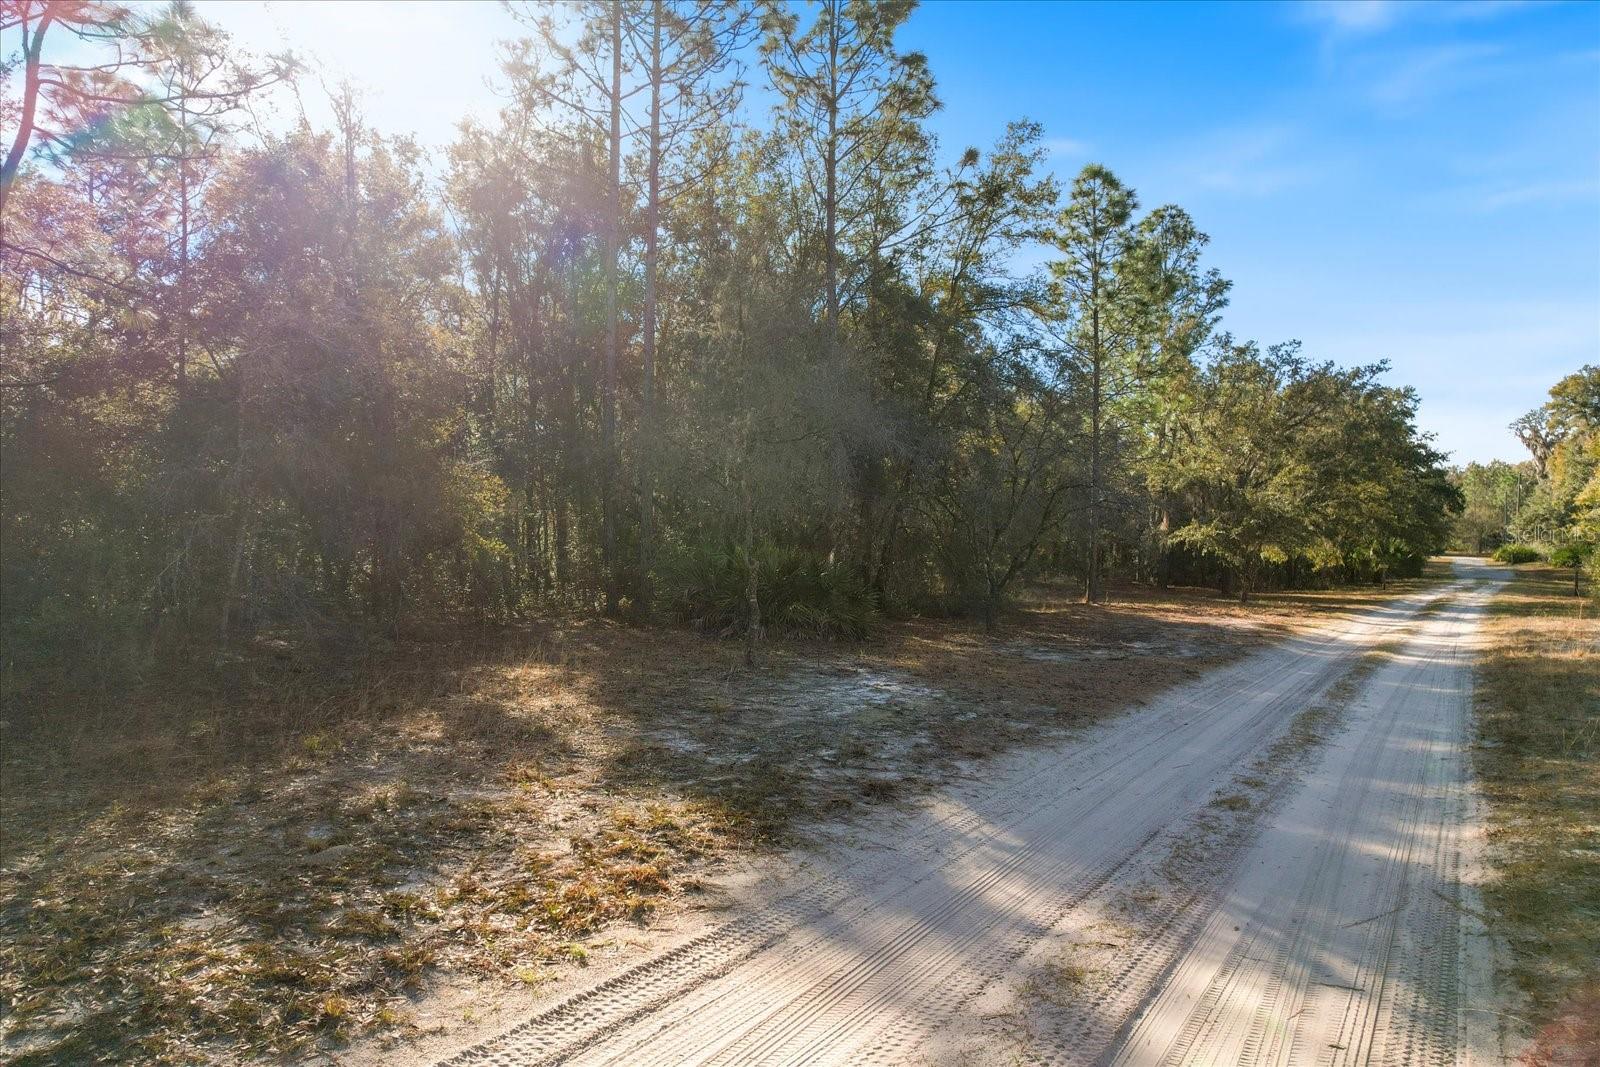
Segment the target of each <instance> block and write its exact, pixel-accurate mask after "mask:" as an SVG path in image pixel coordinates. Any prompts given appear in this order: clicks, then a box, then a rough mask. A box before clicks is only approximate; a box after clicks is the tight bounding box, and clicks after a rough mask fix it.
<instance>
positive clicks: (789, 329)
mask: <svg viewBox="0 0 1600 1067" xmlns="http://www.w3.org/2000/svg"><path fill="white" fill-rule="evenodd" d="M911 10H912V5H911V4H910V3H909V2H904V0H900V2H895V0H885V2H880V3H868V2H864V0H822V2H820V3H817V4H815V5H811V6H808V7H804V8H801V7H796V6H791V5H789V4H786V3H768V4H758V5H745V4H729V3H722V2H717V0H626V2H622V3H600V2H595V3H586V4H566V5H561V6H557V7H543V6H527V7H519V8H517V9H516V13H517V14H518V16H519V18H520V19H521V20H522V24H523V26H524V27H525V30H526V35H525V37H523V38H522V39H520V40H517V41H513V42H510V43H509V44H508V45H507V47H506V53H505V54H506V59H505V62H504V67H503V71H502V80H503V83H504V85H505V87H506V88H507V90H508V93H507V103H506V105H505V107H504V109H503V111H502V112H501V113H500V114H499V116H498V118H497V120H495V121H494V122H491V123H488V124H479V123H477V122H470V121H469V122H466V123H464V124H463V125H462V128H461V132H460V135H459V138H458V139H457V140H456V142H455V144H454V145H453V146H452V147H451V148H450V149H449V154H448V165H447V169H446V171H445V173H444V179H443V181H442V183H440V182H437V181H433V180H432V179H431V177H430V172H429V171H428V169H427V160H426V159H425V158H424V156H423V154H422V153H421V152H420V151H419V150H418V148H417V147H416V146H415V145H414V144H413V143H411V142H410V141H408V140H406V139H403V138H387V137H382V136H379V135H378V134H377V133H375V132H374V131H372V130H371V129H370V128H368V127H367V126H366V125H365V124H364V122H363V120H362V116H361V110H360V102H359V100H358V99H356V98H355V97H354V96H353V95H351V94H349V93H348V92H346V93H342V94H339V95H337V96H336V97H335V100H334V103H335V113H336V115H337V120H336V122H335V123H334V124H333V128H331V129H316V128H313V127H312V126H310V125H309V124H304V123H302V124H301V125H299V126H298V127H296V128H294V129H292V130H291V131H290V132H288V133H284V134H275V133H267V132H263V131H261V130H259V129H256V128H255V126H254V123H253V122H252V119H251V116H252V114H253V111H252V107H251V104H252V100H253V99H254V98H255V97H256V95H257V94H258V93H259V92H260V91H261V90H262V89H263V88H264V87H266V86H268V85H270V84H273V83H275V82H278V81H281V80H285V79H292V78H294V76H295V73H296V72H295V69H294V66H293V64H292V63H291V62H289V61H287V60H276V59H267V60H257V59H250V58H248V57H246V56H244V55H243V54H242V53H240V52H238V51H237V50H236V49H234V47H233V45H232V44H231V43H230V42H229V41H228V40H227V39H226V37H224V36H223V35H222V34H221V33H219V32H218V31H217V30H215V29H214V28H212V27H210V26H208V25H206V24H205V23H204V22H203V21H202V20H200V19H199V18H198V17H197V16H196V15H195V13H194V12H193V11H192V10H191V9H190V8H189V7H188V6H186V5H183V4H175V5H173V6H171V7H170V8H167V9H163V10H161V11H159V12H156V13H155V14H153V15H149V14H147V15H135V14H130V13H129V12H126V11H123V10H121V9H118V8H117V7H115V6H113V5H106V4H94V3H58V2H44V0H23V2H19V3H15V4H8V5H7V6H6V8H5V14H4V20H5V25H4V30H5V34H6V37H5V39H6V42H7V47H8V48H11V49H12V50H13V52H12V54H10V55H8V56H7V57H6V62H7V63H8V64H9V65H10V66H9V67H8V71H9V74H8V78H9V81H8V84H10V85H11V88H9V89H8V92H9V93H11V94H12V95H11V96H9V97H8V98H7V100H6V101H5V109H6V114H7V116H8V122H7V124H6V128H7V129H8V130H12V131H14V139H13V140H11V143H10V144H8V145H5V146H0V148H9V153H8V156H7V160H6V171H5V174H4V189H5V200H4V202H3V205H0V227H3V231H4V234H3V236H4V272H3V278H0V294H3V295H0V308H3V312H0V313H3V316H4V319H3V348H0V447H3V450H4V464H3V482H0V493H3V531H0V532H3V536H4V546H3V547H4V552H3V573H0V580H3V589H0V592H3V597H4V604H5V607H4V629H3V637H4V644H5V649H4V657H5V670H6V677H7V685H8V686H10V687H12V689H13V691H14V692H15V691H20V690H19V689H18V688H17V687H20V686H22V685H23V684H24V682H25V681H26V680H28V679H35V680H36V679H38V678H42V677H50V676H53V675H54V674H59V673H61V672H65V671H69V670H79V669H83V668H85V667H86V666H89V665H92V666H93V667H94V669H95V670H97V671H102V672H105V671H113V672H114V671H120V670H124V669H126V670H130V671H138V670H139V669H141V668H142V667H143V666H144V665H147V664H149V663H151V662H157V661H159V660H160V659H161V658H162V657H167V656H183V655H193V654H194V653H195V652H196V651H197V650H205V649H209V648H214V647H216V646H219V645H226V644H228V643H230V642H236V641H239V640H242V639H244V638H246V637H248V636H249V635H251V634H255V633H260V632H262V631H263V630H265V629H268V628H272V629H277V630H281V631H288V630H298V631H300V632H303V633H304V634H305V635H306V636H307V638H309V639H314V640H318V641H321V640H338V639H341V635H349V634H352V633H366V634H374V633H379V634H381V633H392V632H395V631H396V630H398V629H400V628H402V627H404V626H407V625H410V624H411V623H413V622H417V621H424V620H435V621H437V620H463V621H474V622H503V621H508V620H514V619H517V618H519V617H525V616H528V615H531V614H533V613H537V612H545V611H550V610H555V609H560V610H579V611H594V612H606V613H613V614H632V615H635V616H639V617H650V618H660V619H675V620H679V621H681V622H684V623H690V624H695V625H699V626H702V627H705V628H707V629H709V630H712V631H714V632H718V633H727V634H738V635H742V636H743V637H744V638H745V639H746V640H748V641H749V642H750V643H751V646H752V648H753V647H754V644H755V642H757V641H758V640H759V639H760V636H761V634H762V632H763V631H764V630H770V629H787V630H800V631H806V632H815V633H842V634H859V633H861V632H864V631H865V630H866V629H867V628H869V627H870V626H871V624H872V622H873V620H874V619H875V618H877V617H879V616H880V615H882V614H884V613H901V612H910V611H948V612H971V613H974V614H977V615H979V616H981V617H984V618H986V619H988V620H990V621H992V620H993V619H994V617H995V613H996V612H997V610H998V609H999V608H1000V607H1001V606H1002V605H1003V604H1004V602H1005V600H1006V598H1007V596H1008V594H1009V593H1011V592H1012V591H1014V590H1015V588H1016V587H1017V585H1018V583H1019V582H1021V581H1024V580H1026V579H1027V578H1029V577H1030V576H1035V575H1040V574H1049V575H1054V576H1061V577H1067V578H1071V579H1075V580H1077V581H1079V582H1081V583H1082V587H1083V589H1084V590H1085V595H1086V597H1087V599H1089V600H1091V601H1098V600H1101V599H1102V598H1104V597H1105V596H1106V595H1107V589H1108V581H1110V580H1112V579H1115V580H1118V581H1139V582H1150V583H1157V584H1166V583H1210V584H1214V585H1216V586H1218V587H1220V588H1223V589H1226V590H1229V591H1231V592H1233V593H1236V594H1237V595H1239V596H1241V597H1247V596H1249V595H1250V594H1251V593H1252V592H1255V591H1257V590H1262V589H1267V588H1272V587H1281V586H1286V585H1308V584H1321V583H1329V582H1336V581H1351V582H1359V581H1373V580H1381V579H1382V578H1383V577H1385V576H1386V575H1397V574H1414V573H1416V572H1417V571H1418V569H1419V567H1420V566H1421V562H1422V560H1423V559H1424V558H1425V557H1426V556H1427V555H1428V554H1429V553H1431V552H1434V551H1436V550H1438V549H1439V548H1441V547H1442V546H1443V544H1444V542H1445V540H1446V538H1447V537H1448V536H1449V534H1450V530H1451V512H1452V510H1453V509H1454V508H1455V507H1457V506H1458V503H1459V492H1458V489H1457V488H1456V486H1454V485H1453V484H1452V483H1451V482H1450V481H1449V479H1448V477H1447V474H1446V471H1445V469H1444V468H1443V466H1442V460H1443V457H1442V456H1441V454H1440V453H1438V452H1437V451H1435V450H1434V448H1433V447H1432V445H1431V443H1430V441H1429V439H1428V438H1427V437H1426V436H1425V435H1423V434H1420V433H1419V432H1418V431H1417V429H1416V426H1415V413H1416V406H1417V398H1416V396H1415V394H1414V393H1413V392H1412V391H1410V390H1409V389H1403V388H1394V387H1391V386H1388V385H1385V384H1383V383H1382V382H1381V380H1380V379H1381V374H1382V371H1383V369H1384V368H1383V365H1382V364H1377V363H1375V364H1373V365H1370V366H1364V367H1356V368H1347V367H1340V366H1336V365H1334V364H1332V363H1327V362H1317V361H1315V360H1313V359H1310V358H1308V357H1307V356H1306V355H1305V354H1303V353H1302V352H1301V351H1300V349H1299V348H1298V346H1296V345H1294V344H1282V345H1275V346H1272V347H1268V348H1261V347H1258V346H1256V345H1254V344H1250V343H1246V342H1242V341H1240V340H1237V339H1235V338H1233V337H1231V336H1229V335H1227V334H1225V333H1222V332H1220V331H1219V330H1218V321H1219V314H1220V312H1221V311H1222V309H1223V307H1224V306H1225V304H1226V301H1227V296H1228V289H1229V285H1228V283H1227V282H1226V281H1225V280H1223V279H1222V278H1221V277H1220V276H1219V275H1218V274H1217V272H1216V271H1214V270H1210V269H1207V268H1205V267H1204V266H1203V265H1202V253H1203V251H1204V249H1205V246H1206V243H1207V237H1206V235H1205V234H1204V233H1202V232H1201V230H1200V229H1199V228H1198V226H1197V224H1196V223H1195V221H1194V220H1193V219H1191V218H1190V217H1189V215H1188V214H1186V213H1185V212H1184V211H1183V210H1182V209H1181V208H1179V207H1176V206H1173V205H1164V206H1160V207H1157V208H1155V209H1153V210H1149V211H1143V210H1141V207H1140V205H1139V203H1138V199H1137V197H1136V195H1135V193H1134V191H1133V190H1132V189H1130V188H1128V187H1127V186H1125V185H1124V184H1123V183H1122V182H1121V181H1119V180H1118V179H1117V177H1116V176H1115V175H1114V174H1112V173H1111V172H1110V171H1109V170H1107V169H1106V168H1104V167H1102V166H1099V165H1092V166H1089V167H1086V168H1084V170H1083V171H1082V172H1081V173H1080V174H1079V175H1078V176H1077V177H1076V178H1075V179H1073V180H1072V181H1071V182H1070V184H1068V185H1066V186H1065V187H1064V188H1062V187H1058V185H1057V183H1056V182H1055V180H1053V179H1052V178H1051V177H1050V176H1049V175H1048V173H1046V171H1045V168H1044V163H1045V155H1046V154H1045V151H1044V148H1043V147H1042V140H1041V130H1040V129H1039V127H1038V126H1036V125H1034V124H1032V123H1029V122H1022V121H1019V122H1015V123H1012V124H1011V125H1009V126H1008V127H1006V128H1005V129H1004V130H1001V131H998V134H999V135H998V138H997V140H996V142H995V143H994V145H993V146H992V147H991V148H989V149H986V150H978V149H968V150H966V151H964V152H962V153H960V154H959V155H956V156H954V157H953V158H954V162H952V163H948V164H947V163H945V162H943V161H944V160H946V159H949V158H951V157H949V156H948V155H947V154H946V153H945V152H944V151H943V150H942V149H941V146H940V145H939V144H938V143H937V142H936V140H935V138H934V135H933V133H932V131H931V128H930V124H929V120H930V117H931V116H932V115H933V113H934V112H935V111H936V110H937V108H938V107H939V103H938V100H937V97H936V95H935V86H934V81H933V77H932V74H931V72H930V71H929V70H928V68H927V64H926V62H925V60H924V58H923V57H922V56H921V55H918V54H916V53H913V52H907V51H903V50H901V49H900V47H899V46H898V45H897V43H896V34H897V31H898V30H899V29H900V27H901V26H902V25H903V24H904V23H905V20H906V19H907V18H908V17H909V16H910V14H911ZM51 35H54V36H57V37H66V36H69V35H73V36H77V37H79V38H82V39H83V40H84V42H85V43H94V42H99V43H100V44H101V45H102V47H104V48H105V49H107V50H108V51H107V54H108V56H110V55H114V56H115V57H116V58H115V61H114V62H113V61H111V60H110V59H108V60H107V61H106V62H105V63H99V62H90V63H88V64H86V65H85V66H84V67H82V68H74V69H68V68H62V67H53V66H51V65H50V64H49V63H48V62H46V61H45V60H44V59H43V58H41V56H42V55H44V54H47V53H43V52H42V51H41V48H40V42H41V39H48V37H49V36H51ZM19 74H20V75H21V76H20V77H19V76H18V75H19ZM463 76H466V75H463ZM750 83H759V84H760V85H761V86H762V87H763V91H764V95H765V96H766V97H770V98H771V99H772V100H773V101H775V106H774V107H773V109H772V110H771V112H770V113H769V114H766V115H762V116H758V117H757V118H755V119H752V118H750V117H748V115H747V112H749V111H751V110H753V108H751V107H748V106H746V104H745V102H744V101H742V94H743V93H744V90H745V87H746V85H747V84H750ZM17 94H20V96H18V95H17ZM12 120H15V121H12ZM1040 247H1042V248H1044V249H1046V250H1047V252H1048V256H1047V257H1046V258H1047V259H1048V264H1047V265H1046V266H1045V267H1044V268H1042V269H1040V270H1038V271H1029V270H1024V269H1021V268H1019V266H1018V263H1019V261H1020V260H1021V259H1022V258H1023V257H1021V256H1019V254H1018V253H1019V250H1023V249H1028V248H1040ZM1469 495H1470V494H1469ZM27 684H30V685H31V684H33V683H32V682H31V681H28V682H27Z"/></svg>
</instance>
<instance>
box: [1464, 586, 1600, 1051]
mask: <svg viewBox="0 0 1600 1067" xmlns="http://www.w3.org/2000/svg"><path fill="white" fill-rule="evenodd" d="M1486 631H1487V634H1486V636H1487V641H1486V647H1485V649H1484V652H1483V654H1482V657H1481V658H1480V660H1479V663H1478V671H1477V733H1478V737H1477V744H1476V745H1475V746H1474V762H1475V765H1476V768H1477V772H1478V776H1479V779H1480V780H1481V782H1482V785H1483V790H1484V794H1485V796H1486V798H1487V800H1488V811H1489V841H1490V846H1491V848H1490V859H1491V862H1492V865H1493V870H1492V873H1491V877H1490V881H1489V882H1488V884H1487V885H1486V887H1485V892H1484V899H1485V903H1486V904H1487V905H1488V907H1489V909H1490V911H1491V913H1492V915H1493V917H1494V919H1495V927H1496V929H1497V931H1498V932H1499V933H1500V934H1501V935H1502V936H1503V937H1504V938H1505V940H1506V942H1507V943H1508V945H1509V947H1510V953H1509V957H1508V960H1507V971H1508V977H1509V978H1510V979H1511V981H1512V982H1513V983H1514V984H1515V987H1516V988H1517V989H1518V990H1519V991H1520V992H1521V993H1522V995H1523V996H1524V997H1525V998H1526V1008H1525V1010H1524V1011H1523V1012H1522V1013H1521V1014H1524V1015H1526V1016H1527V1021H1528V1022H1529V1024H1530V1025H1531V1026H1533V1027H1535V1028H1537V1027H1545V1028H1546V1029H1545V1032H1544V1034H1543V1035H1542V1036H1541V1037H1540V1039H1539V1042H1538V1043H1537V1044H1536V1046H1535V1050H1534V1052H1533V1053H1532V1056H1533V1058H1534V1061H1535V1062H1544V1061H1543V1060H1541V1059H1540V1057H1545V1056H1547V1055H1549V1054H1551V1052H1552V1050H1554V1049H1556V1048H1557V1047H1558V1046H1560V1045H1562V1044H1563V1043H1564V1042H1568V1041H1570V1034H1571V1033H1572V1032H1575V1031H1572V1029H1571V1026H1570V1025H1569V1024H1570V1023H1571V1020H1572V1019H1573V1018H1575V1017H1577V1016H1581V1015H1582V1014H1583V1011H1584V1010H1586V1009H1579V1008H1578V1007H1576V1006H1577V1005H1579V1004H1586V1005H1593V1004H1596V1003H1600V626H1597V625H1596V623H1595V604H1594V602H1593V601H1586V600H1583V599H1579V598H1576V597H1574V596H1572V583H1571V579H1570V577H1569V574H1568V572H1565V571H1557V570H1555V569H1553V568H1550V567H1546V566H1542V565H1538V564H1533V565H1524V566H1520V567H1518V568H1516V573H1515V577H1514V578H1513V580H1512V581H1511V582H1510V583H1509V584H1508V585H1507V586H1506V587H1505V589H1504V590H1502V591H1501V593H1500V594H1499V595H1498V596H1496V597H1495V599H1494V602H1493V604H1492V605H1491V609H1490V617H1489V619H1488V621H1487V624H1486ZM1587 1033H1588V1034H1589V1038H1588V1040H1591V1041H1592V1040H1594V1039H1595V1038H1596V1036H1597V1035H1596V1034H1595V1033H1594V1031H1593V1029H1592V1027H1591V1028H1590V1029H1589V1030H1588V1031H1587ZM1589 1054H1591V1055H1597V1056H1600V1048H1596V1047H1594V1046H1591V1047H1590V1049H1589ZM1561 1061H1562V1060H1561V1057H1560V1056H1559V1055H1558V1056H1557V1057H1556V1059H1554V1060H1549V1062H1561ZM1568 1062H1571V1061H1568ZM1590 1062H1592V1061H1590Z"/></svg>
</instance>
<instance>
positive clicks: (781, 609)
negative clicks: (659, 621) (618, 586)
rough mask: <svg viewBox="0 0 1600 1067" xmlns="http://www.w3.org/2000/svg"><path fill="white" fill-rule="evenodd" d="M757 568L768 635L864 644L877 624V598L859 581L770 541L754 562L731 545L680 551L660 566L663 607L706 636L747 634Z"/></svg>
mask: <svg viewBox="0 0 1600 1067" xmlns="http://www.w3.org/2000/svg"><path fill="white" fill-rule="evenodd" d="M752 564H753V565H754V567H755V571H756V586H757V589H758V595H759V597H760V605H761V618H762V625H763V626H765V627H767V628H769V629H774V630H779V631H786V632H789V633H798V634H806V635H809V636H816V637H843V638H850V639H855V640H859V639H860V638H863V637H865V636H866V635H867V634H868V633H869V632H870V631H871V629H872V626H873V624H874V623H875V622H876V621H877V618H878V608H877V602H876V598H875V597H874V596H873V594H872V591H871V590H870V589H868V588H867V586H866V583H864V582H863V581H862V580H861V579H860V577H859V576H858V575H855V574H852V573H851V572H850V571H849V570H848V569H847V568H845V567H842V566H839V565H837V564H830V563H828V561H827V560H826V559H822V558H819V557H817V556H816V555H814V554H812V553H809V552H806V551H803V550H801V549H798V548H792V547H787V546H782V545H777V544H774V543H772V542H771V541H762V542H760V543H759V544H757V545H756V549H755V552H754V554H753V556H752V555H751V554H749V553H746V552H745V551H744V549H743V548H741V547H736V546H733V545H715V544H713V545H700V546H696V547H692V548H685V549H682V550H680V551H679V552H677V553H676V554H674V555H673V556H671V557H670V558H669V560H668V561H667V562H666V564H665V565H664V567H663V582H662V585H663V592H662V597H661V600H662V604H663V606H664V607H665V608H666V609H667V610H668V611H670V612H671V613H672V615H673V617H674V618H677V619H678V620H680V621H682V622H686V623H688V624H690V625H692V626H694V627H696V628H698V629H701V630H705V631H706V632H708V633H713V634H717V635H718V636H723V637H726V636H732V635H734V634H742V633H744V632H745V630H746V628H747V626H748V625H749V621H750V605H749V598H748V590H749V587H750V569H751V566H752Z"/></svg>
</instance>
